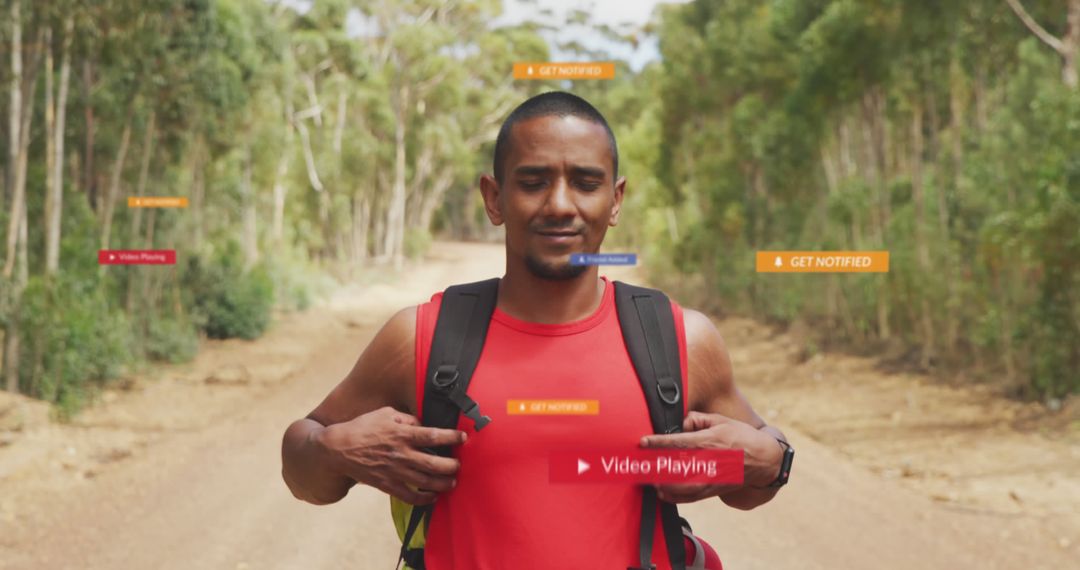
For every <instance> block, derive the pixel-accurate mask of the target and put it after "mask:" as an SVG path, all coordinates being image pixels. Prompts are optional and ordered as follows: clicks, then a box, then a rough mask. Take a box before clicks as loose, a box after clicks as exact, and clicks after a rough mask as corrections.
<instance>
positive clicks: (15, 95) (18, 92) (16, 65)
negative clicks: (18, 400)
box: [4, 2, 22, 388]
mask: <svg viewBox="0 0 1080 570" xmlns="http://www.w3.org/2000/svg"><path fill="white" fill-rule="evenodd" d="M21 5H22V3H21V2H12V3H11V83H10V89H9V91H8V166H7V180H6V181H5V186H6V190H5V192H6V194H7V196H8V197H10V198H11V217H10V219H9V220H8V228H9V229H8V235H7V241H6V244H7V249H6V250H5V252H6V255H5V257H4V275H5V276H8V275H9V274H8V271H9V270H8V265H9V264H11V263H13V262H14V256H15V243H14V238H15V236H17V235H18V229H19V228H18V221H17V220H18V217H19V212H20V211H22V210H21V209H22V202H21V201H22V198H21V197H19V196H17V195H16V192H15V186H16V184H15V178H16V176H15V172H16V171H17V170H18V168H17V167H16V165H17V164H19V146H20V145H19V141H20V140H21V138H20V136H19V134H20V133H19V127H20V126H22V16H21V15H20V13H19V12H20V6H21ZM9 388H10V387H9Z"/></svg>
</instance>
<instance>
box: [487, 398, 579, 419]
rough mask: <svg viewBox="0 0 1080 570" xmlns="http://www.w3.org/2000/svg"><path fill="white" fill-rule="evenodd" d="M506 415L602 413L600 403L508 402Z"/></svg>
mask: <svg viewBox="0 0 1080 570" xmlns="http://www.w3.org/2000/svg"><path fill="white" fill-rule="evenodd" d="M506 413H507V414H509V415H511V416H595V415H597V414H599V413H600V401H599V400H507V401H506Z"/></svg>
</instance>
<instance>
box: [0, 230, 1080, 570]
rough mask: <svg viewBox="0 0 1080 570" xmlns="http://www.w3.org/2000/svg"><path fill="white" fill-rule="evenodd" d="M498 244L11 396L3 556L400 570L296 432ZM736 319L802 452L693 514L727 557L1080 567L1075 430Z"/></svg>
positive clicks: (373, 518)
mask: <svg viewBox="0 0 1080 570" xmlns="http://www.w3.org/2000/svg"><path fill="white" fill-rule="evenodd" d="M500 255H501V249H500V248H498V247H493V246H483V245H463V244H438V245H437V246H436V247H435V249H434V250H433V252H432V255H431V256H430V259H429V260H427V261H426V262H425V263H424V264H422V265H420V266H418V267H415V268H412V269H410V270H409V271H408V272H407V273H406V275H405V276H404V277H403V278H397V279H394V278H390V277H382V278H379V277H376V278H372V279H370V280H369V281H371V282H370V283H366V284H364V285H359V284H358V285H353V286H349V287H346V288H345V289H343V290H341V291H339V292H338V293H336V294H335V295H334V297H333V298H332V299H330V300H329V301H328V303H327V304H326V305H325V306H322V307H320V308H318V309H313V310H310V311H308V312H307V313H304V314H294V315H287V316H284V317H283V318H282V319H280V320H279V321H278V322H277V323H276V324H275V326H274V327H273V328H272V329H271V331H270V332H269V333H268V334H267V335H266V336H265V337H263V338H262V339H260V340H258V341H256V342H251V343H247V342H238V341H227V342H216V343H208V344H207V346H206V348H205V349H204V350H203V351H202V352H201V353H200V355H199V357H198V359H197V360H196V361H195V362H194V363H193V364H191V365H187V366H182V367H166V368H155V369H154V370H153V371H152V374H151V375H152V376H153V378H147V379H140V380H137V381H135V382H133V383H132V385H131V386H129V387H128V389H126V390H117V391H112V392H110V393H108V394H106V396H105V397H104V398H103V401H102V402H101V403H100V404H99V405H97V406H95V407H94V408H92V409H91V410H88V411H87V412H86V413H84V414H82V415H81V416H79V418H78V419H77V420H76V421H75V422H74V423H73V424H72V425H65V426H57V425H52V424H49V423H47V422H43V421H41V420H40V415H41V410H40V408H39V407H37V406H34V405H32V404H29V403H25V402H14V403H13V401H12V400H10V399H9V400H7V401H0V419H3V418H5V417H6V418H7V419H8V423H11V422H12V421H15V423H17V424H19V425H21V426H22V429H21V431H8V432H0V434H3V438H2V439H0V568H12V569H15V568H18V569H24V568H35V569H36V568H48V569H54V568H56V569H61V568H79V569H83V568H108V569H112V568H125V569H126V568H137V569H150V568H154V569H174V568H175V569H229V570H239V569H261V568H274V569H293V568H296V569H301V568H302V569H324V568H326V569H329V568H359V569H366V568H371V569H389V568H392V567H393V564H394V561H395V558H396V557H395V552H396V544H395V543H396V537H395V535H394V532H393V527H392V524H391V523H390V520H389V517H388V502H387V498H386V497H385V496H383V495H381V494H380V493H378V492H375V491H372V490H370V489H368V488H356V489H354V490H353V491H352V492H351V493H350V494H349V496H348V497H347V498H346V499H345V500H343V501H341V502H340V503H338V504H335V505H330V506H324V507H315V506H311V505H306V504H304V503H301V502H299V501H297V500H295V499H293V498H292V496H291V495H290V493H289V492H288V490H287V489H286V487H285V485H284V484H283V483H282V481H281V477H280V475H279V471H280V457H279V445H280V437H281V434H282V431H283V430H284V428H285V426H286V425H288V423H289V422H290V421H291V420H293V419H295V418H297V417H300V416H302V415H303V414H305V413H307V412H308V411H309V410H310V409H311V408H312V407H313V406H314V405H315V404H316V403H317V402H318V401H319V400H320V399H321V398H322V396H323V395H324V394H325V393H326V392H327V391H328V390H329V389H330V388H331V387H332V386H333V385H334V384H335V383H336V382H337V381H338V380H339V379H340V378H341V377H342V376H343V375H344V374H345V372H347V371H348V369H349V368H350V367H351V365H352V364H353V362H354V360H355V358H356V356H357V355H358V354H359V352H360V350H361V349H362V348H363V346H364V345H365V344H366V343H367V342H368V340H369V339H370V338H371V336H372V335H373V334H374V332H375V330H376V327H377V326H378V325H379V324H381V323H382V322H383V321H384V320H385V318H387V317H388V316H389V315H390V314H391V313H392V312H393V311H394V310H395V309H396V308H398V307H401V306H404V305H406V304H410V303H416V302H420V301H423V300H425V299H426V298H427V297H428V296H429V295H430V293H431V292H432V291H434V290H437V289H440V288H442V287H444V286H445V285H448V284H450V283H454V282H461V281H466V280H471V279H477V278H483V277H488V276H494V275H498V274H500V273H501V269H502V263H501V257H500ZM605 273H608V274H609V275H613V276H616V277H622V275H621V274H619V273H618V272H616V271H610V272H605ZM721 329H722V331H723V332H724V334H725V337H726V338H727V340H728V344H729V346H730V348H731V352H732V357H733V360H734V362H735V366H736V375H737V381H738V382H739V384H740V385H741V386H743V387H744V391H745V392H746V393H747V394H748V395H749V397H750V399H751V402H752V403H753V404H754V405H755V407H756V408H757V409H758V410H759V412H761V413H762V414H763V415H765V416H766V417H767V418H769V420H770V422H772V423H775V424H777V425H779V426H780V427H781V428H782V429H784V430H785V431H786V432H787V433H788V434H789V437H790V438H791V440H792V441H793V443H794V445H795V447H796V448H797V449H798V457H797V460H796V465H795V470H794V474H793V477H792V483H791V484H790V485H789V486H788V487H787V488H786V489H785V490H784V491H783V492H782V493H781V494H780V496H779V498H778V499H777V500H776V501H774V502H773V503H771V504H768V505H766V506H764V507H762V508H759V509H757V510H754V511H751V512H740V511H734V510H731V509H727V508H725V507H724V506H723V505H722V504H720V503H719V502H710V503H708V504H700V503H699V504H695V505H690V506H688V507H686V508H685V509H684V511H685V513H686V516H687V518H689V519H690V520H691V521H692V522H693V523H694V525H695V528H696V530H697V531H698V532H699V534H701V535H702V536H704V537H705V538H706V539H707V540H709V541H710V542H711V543H712V544H713V545H714V546H715V547H716V549H717V550H718V551H719V552H720V553H721V556H722V557H723V559H724V561H725V568H730V569H765V568H768V569H818V568H820V569H826V568H828V569H841V568H842V569H847V568H850V569H866V568H875V569H882V568H890V569H891V568H896V569H901V568H903V569H908V568H920V569H926V570H930V569H939V568H940V569H950V570H952V569H961V568H980V569H995V568H1002V569H1004V568H1009V569H1018V568H1023V569H1036V568H1055V569H1060V568H1067V567H1075V566H1073V565H1074V564H1075V562H1076V561H1077V560H1080V481H1078V479H1080V475H1078V474H1080V445H1078V444H1077V438H1075V437H1072V436H1071V435H1070V437H1067V438H1064V439H1061V438H1058V439H1051V438H1050V437H1048V436H1045V435H1040V434H1039V433H1038V430H1037V429H1036V430H1034V431H1033V430H1032V429H1021V427H1017V426H1016V425H1013V424H1011V423H1009V422H1008V421H1006V420H1004V419H1002V420H1001V421H998V419H999V418H1004V417H1005V416H1007V415H1008V414H1012V415H1011V417H1012V418H1013V419H1014V420H1015V419H1016V418H1017V417H1020V418H1021V419H1022V418H1023V409H1022V408H1019V407H1017V405H1014V404H1008V403H999V402H998V401H997V400H995V399H993V398H991V397H989V396H986V395H978V394H976V395H969V394H968V393H966V392H964V393H961V392H959V391H955V390H948V389H945V388H941V387H939V386H934V385H932V384H930V383H927V382H925V381H923V380H921V379H918V378H910V377H894V376H886V375H884V374H881V373H879V372H876V371H874V370H873V369H872V367H871V366H870V365H869V364H868V361H861V360H858V359H850V358H848V357H840V356H834V355H826V356H823V357H818V358H815V359H811V360H810V361H808V362H805V363H802V364H796V363H794V362H793V361H792V359H791V354H792V352H793V351H795V350H796V349H797V348H798V347H797V346H796V344H797V343H795V341H793V340H792V339H791V338H789V337H787V336H779V337H777V336H775V335H771V334H770V333H769V332H768V331H767V330H765V329H763V328H762V327H760V326H759V325H756V324H755V323H752V322H749V321H743V320H733V321H725V322H724V323H722V325H721ZM913 402H914V403H913ZM5 406H6V407H5ZM5 410H6V412H5ZM1017 410H1020V411H1019V412H1018V411H1017ZM897 412H899V413H900V415H899V416H897ZM1018 414H1019V416H1018ZM984 416H985V417H984ZM13 417H14V418H15V420H12V419H11V418H13ZM973 418H982V419H980V421H979V422H975V421H974V419H973ZM969 420H970V421H969ZM983 420H985V421H986V423H980V422H982V421H983ZM20 422H21V423H20ZM1014 423H1015V422H1014ZM8 427H9V428H10V427H12V426H8ZM16 427H17V426H16ZM1070 433H1072V432H1070Z"/></svg>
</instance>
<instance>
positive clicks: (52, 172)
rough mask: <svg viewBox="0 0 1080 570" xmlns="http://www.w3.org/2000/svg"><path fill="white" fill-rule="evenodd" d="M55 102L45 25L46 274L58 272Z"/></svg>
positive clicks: (49, 32)
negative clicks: (54, 242)
mask: <svg viewBox="0 0 1080 570" xmlns="http://www.w3.org/2000/svg"><path fill="white" fill-rule="evenodd" d="M54 113H55V107H54V103H53V54H52V28H51V27H49V26H46V27H45V216H44V218H45V219H44V222H45V223H44V225H43V227H44V228H45V258H46V261H45V275H52V274H53V273H56V264H55V262H54V263H51V264H50V263H49V261H50V260H49V257H50V253H51V250H52V243H51V242H50V237H51V236H52V234H53V227H52V222H53V218H54V217H55V218H57V220H59V218H58V217H57V216H54V214H53V211H54V210H56V190H57V185H56V164H55V163H56V116H55V114H54Z"/></svg>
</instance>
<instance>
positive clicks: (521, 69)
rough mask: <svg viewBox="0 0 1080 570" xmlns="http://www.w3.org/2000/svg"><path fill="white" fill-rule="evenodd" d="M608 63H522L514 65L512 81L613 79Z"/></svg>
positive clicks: (613, 72)
mask: <svg viewBox="0 0 1080 570" xmlns="http://www.w3.org/2000/svg"><path fill="white" fill-rule="evenodd" d="M614 78H615V64H614V63H610V62H573V63H553V62H536V61H533V62H524V63H515V64H514V79H614Z"/></svg>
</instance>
